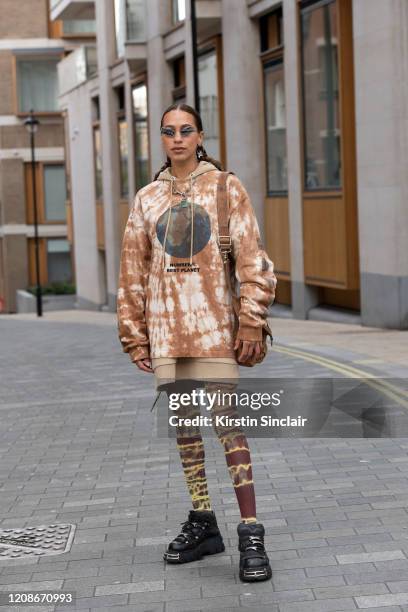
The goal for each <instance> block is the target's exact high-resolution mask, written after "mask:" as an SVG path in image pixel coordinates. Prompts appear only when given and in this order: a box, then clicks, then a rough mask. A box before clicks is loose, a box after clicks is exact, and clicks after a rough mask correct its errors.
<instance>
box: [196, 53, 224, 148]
mask: <svg viewBox="0 0 408 612" xmlns="http://www.w3.org/2000/svg"><path fill="white" fill-rule="evenodd" d="M198 81H199V91H200V115H201V118H202V121H203V130H204V132H205V138H204V143H203V145H204V148H205V150H206V151H207V153H208V155H209V156H210V157H214V158H215V159H219V158H220V138H219V113H218V75H217V53H216V50H215V49H213V50H211V51H210V52H208V53H205V54H203V55H200V56H199V58H198Z"/></svg>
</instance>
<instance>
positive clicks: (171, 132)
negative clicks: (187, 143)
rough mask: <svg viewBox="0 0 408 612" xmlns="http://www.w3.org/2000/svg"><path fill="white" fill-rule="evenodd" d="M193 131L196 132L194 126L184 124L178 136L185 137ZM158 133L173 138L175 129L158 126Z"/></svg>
mask: <svg viewBox="0 0 408 612" xmlns="http://www.w3.org/2000/svg"><path fill="white" fill-rule="evenodd" d="M194 132H197V130H196V129H195V128H193V127H192V126H191V125H185V126H183V127H182V128H181V130H180V136H181V137H182V138H186V137H187V136H190V134H193V133H194ZM160 133H161V134H163V136H168V137H169V138H174V136H175V135H176V130H175V129H174V128H172V127H162V128H160Z"/></svg>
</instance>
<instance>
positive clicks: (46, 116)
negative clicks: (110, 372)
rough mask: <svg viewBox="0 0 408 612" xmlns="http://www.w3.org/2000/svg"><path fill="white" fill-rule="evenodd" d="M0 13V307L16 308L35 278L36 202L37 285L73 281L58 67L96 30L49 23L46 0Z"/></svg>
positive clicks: (26, 1) (5, 0)
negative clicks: (30, 124) (32, 127)
mask: <svg viewBox="0 0 408 612" xmlns="http://www.w3.org/2000/svg"><path fill="white" fill-rule="evenodd" d="M0 13H1V19H0V74H1V88H0V312H15V311H16V292H17V290H19V289H24V290H26V289H30V288H32V287H34V285H35V284H36V256H35V241H34V219H35V204H36V209H37V222H38V235H39V252H38V255H39V257H38V259H39V273H40V282H41V285H42V286H49V287H50V288H51V289H54V290H55V284H57V285H61V284H63V285H66V284H74V282H75V273H74V265H73V260H72V257H71V248H70V243H69V241H68V224H67V219H66V198H67V185H66V173H65V137H64V123H63V117H62V113H61V109H60V107H59V104H58V72H57V65H58V63H59V61H60V60H61V59H62V58H63V57H64V56H65V54H67V53H69V52H70V51H71V50H72V49H74V48H75V47H76V46H78V45H79V44H82V42H84V41H87V40H89V41H92V40H93V41H95V31H94V30H95V28H94V26H92V23H88V24H85V23H84V22H73V21H71V22H68V21H67V22H65V23H63V22H51V21H50V6H49V3H48V1H47V0H21V1H20V2H19V3H18V6H16V3H15V2H14V1H13V0H0ZM81 26H82V31H81ZM84 26H86V27H84ZM78 28H79V29H78ZM92 30H93V31H92ZM31 110H33V111H34V117H35V118H36V119H37V121H39V124H38V126H37V131H36V133H35V137H34V142H35V150H34V153H35V164H34V167H33V165H32V154H31V147H30V135H29V133H28V131H27V129H26V127H25V126H24V120H26V119H27V117H28V116H29V113H30V111H31ZM33 168H34V177H33ZM33 178H34V181H33ZM59 290H60V291H62V290H63V288H61V287H60V289H59Z"/></svg>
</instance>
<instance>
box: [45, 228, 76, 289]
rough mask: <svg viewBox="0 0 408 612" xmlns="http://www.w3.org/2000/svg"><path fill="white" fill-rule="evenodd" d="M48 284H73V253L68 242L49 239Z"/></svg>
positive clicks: (62, 239)
mask: <svg viewBox="0 0 408 612" xmlns="http://www.w3.org/2000/svg"><path fill="white" fill-rule="evenodd" d="M47 271H48V282H49V283H59V282H67V283H70V282H72V266H71V253H70V247H69V242H68V240H65V239H64V238H50V239H47Z"/></svg>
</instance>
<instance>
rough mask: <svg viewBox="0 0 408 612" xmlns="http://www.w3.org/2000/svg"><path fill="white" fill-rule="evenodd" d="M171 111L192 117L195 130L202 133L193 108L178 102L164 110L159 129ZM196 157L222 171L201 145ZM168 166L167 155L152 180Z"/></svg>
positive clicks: (168, 158)
mask: <svg viewBox="0 0 408 612" xmlns="http://www.w3.org/2000/svg"><path fill="white" fill-rule="evenodd" d="M172 110H182V111H184V112H186V113H189V114H190V115H193V117H194V121H195V124H196V128H197V130H198V131H199V132H202V131H203V122H202V120H201V117H200V115H199V113H198V112H197V111H196V110H195V108H193V107H192V106H190V105H189V104H181V103H180V102H175V103H174V104H171V105H170V106H169V107H167V108H166V110H165V111H164V113H163V115H162V118H161V122H160V127H162V126H163V119H164V116H165V115H166V113H168V112H170V111H172ZM196 155H197V159H198V161H207V162H210V163H211V164H214V166H215V167H216V168H218V170H222V169H223V168H222V164H221V162H219V161H218V160H217V159H213V158H212V157H210V156H209V155H208V153H207V151H206V150H205V149H204V147H203V146H202V145H198V147H197V150H196ZM170 166H171V159H170V157H169V156H168V155H167V159H166V161H165V163H164V164H163V166H162V167H161V168H160V170H158V172H156V174H155V175H154V179H153V180H154V181H155V180H156V179H157V177H158V176H159V174H160V172H163V170H165V169H166V168H169V167H170Z"/></svg>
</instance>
